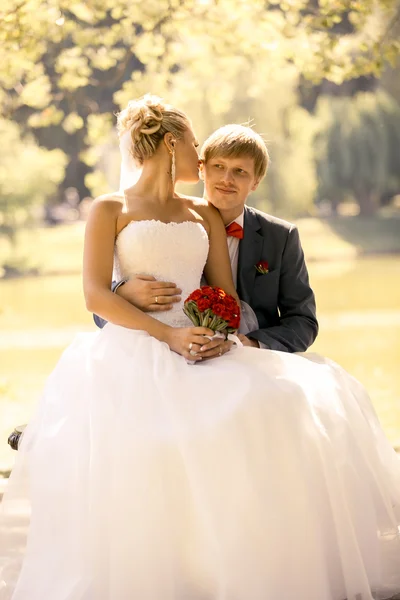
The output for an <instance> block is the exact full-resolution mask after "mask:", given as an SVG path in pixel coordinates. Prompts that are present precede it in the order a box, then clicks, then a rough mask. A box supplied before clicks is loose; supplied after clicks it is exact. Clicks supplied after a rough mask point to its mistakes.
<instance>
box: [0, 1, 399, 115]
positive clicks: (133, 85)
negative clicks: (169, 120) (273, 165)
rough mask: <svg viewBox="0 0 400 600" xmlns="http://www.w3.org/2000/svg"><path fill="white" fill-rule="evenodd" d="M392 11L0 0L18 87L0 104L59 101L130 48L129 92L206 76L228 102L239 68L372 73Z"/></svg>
mask: <svg viewBox="0 0 400 600" xmlns="http://www.w3.org/2000/svg"><path fill="white" fill-rule="evenodd" d="M398 11H399V8H398V3H397V0H363V2H360V1H359V0H335V2H331V1H322V0H321V1H320V2H319V8H318V10H317V9H314V8H313V3H311V2H308V1H307V0H291V1H290V2H285V1H279V0H269V2H267V3H266V2H265V0H252V2H251V3H248V2H244V1H243V0H147V1H146V2H142V0H91V2H88V3H84V2H79V1H78V0H59V1H58V2H57V3H55V2H54V0H2V6H1V8H0V19H1V21H2V29H1V32H0V65H1V67H0V83H1V84H2V86H3V87H4V88H5V89H6V90H10V91H11V90H15V89H16V90H17V94H16V95H15V94H12V98H11V99H10V98H7V97H6V96H4V95H3V96H2V98H1V100H2V104H3V109H5V110H14V109H15V108H16V107H18V106H21V105H28V106H31V107H32V108H34V109H42V108H44V107H46V106H48V105H50V104H52V103H53V104H54V103H55V104H56V105H59V104H60V103H61V101H62V100H63V99H66V98H68V93H69V92H73V91H75V90H77V89H81V88H85V87H87V86H96V85H98V84H99V83H100V82H101V79H102V78H101V73H102V72H103V73H107V72H108V73H110V74H112V75H113V77H112V78H111V81H113V80H114V77H115V76H116V75H118V70H120V71H121V70H122V71H123V70H124V67H125V66H126V65H127V62H128V61H129V59H130V58H131V57H132V56H133V55H134V56H135V57H136V58H137V64H136V68H134V69H132V78H130V77H129V80H130V83H129V85H127V86H126V87H125V92H127V93H128V94H129V95H134V96H137V95H138V93H141V92H142V91H147V90H148V89H149V84H150V83H154V81H155V80H156V81H157V89H158V90H161V89H171V85H172V84H173V85H174V87H176V86H178V89H179V92H180V93H184V92H185V91H186V92H187V91H189V92H190V91H191V92H192V93H195V86H193V83H192V82H193V81H196V80H198V79H199V78H206V79H208V80H210V81H211V82H212V86H211V88H208V92H209V93H210V94H212V95H214V93H215V92H216V97H215V96H214V103H213V104H215V105H216V106H218V103H219V102H220V103H221V104H222V106H225V108H226V103H227V102H231V100H232V96H231V93H230V90H231V86H230V85H229V81H230V80H232V77H234V76H235V75H236V74H237V73H238V71H239V70H241V69H242V68H243V66H246V67H247V68H253V67H255V68H257V70H258V73H259V75H260V76H261V77H268V78H271V77H273V75H274V73H276V72H278V71H279V70H280V69H282V68H283V67H285V66H287V65H294V66H295V67H296V69H297V70H298V71H300V72H302V73H304V74H305V75H306V76H308V77H309V78H310V79H312V80H313V81H320V80H321V78H323V77H325V78H328V79H331V80H333V81H342V80H343V79H345V78H348V77H355V76H359V75H361V74H370V73H374V74H376V73H378V72H379V71H380V70H381V68H382V65H383V64H384V63H385V62H387V61H390V62H393V61H395V60H396V57H397V55H398V53H399V50H400V46H399V42H398V41H397V40H396V38H394V37H393V36H392V26H393V22H394V21H395V19H396V17H398ZM343 32H344V33H346V35H343ZM143 67H145V68H143ZM182 75H183V76H182ZM216 76H218V77H217V79H216ZM221 81H223V82H224V85H222V86H221V85H220V83H221ZM121 83H122V82H121ZM226 84H227V88H228V89H227V90H226ZM128 90H129V92H128ZM122 97H123V96H119V97H118V98H119V99H121V98H122Z"/></svg>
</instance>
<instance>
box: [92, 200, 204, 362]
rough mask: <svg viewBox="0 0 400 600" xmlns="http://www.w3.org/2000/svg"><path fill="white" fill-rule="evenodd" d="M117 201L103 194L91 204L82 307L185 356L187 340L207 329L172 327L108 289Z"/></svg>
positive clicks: (118, 210)
mask: <svg viewBox="0 0 400 600" xmlns="http://www.w3.org/2000/svg"><path fill="white" fill-rule="evenodd" d="M121 207H122V204H121V201H120V199H119V198H116V197H112V196H103V197H100V198H98V199H97V200H95V201H94V202H93V204H92V206H91V209H90V212H89V216H88V220H87V224H86V231H85V243H84V252H83V291H84V295H85V301H86V307H87V309H88V310H89V311H90V312H92V313H96V314H97V315H100V316H101V317H103V318H104V319H106V320H107V321H110V322H111V323H114V324H115V325H121V326H122V327H127V328H128V329H139V330H142V331H147V332H148V333H149V334H150V335H151V336H153V337H155V338H157V339H158V340H160V341H163V342H166V343H167V344H168V345H169V346H170V348H171V349H172V350H174V351H175V352H178V353H179V354H182V355H183V356H185V357H186V358H188V357H189V354H188V347H189V344H190V343H193V344H194V343H197V344H200V345H201V344H202V343H203V341H204V338H203V337H202V336H203V335H209V334H210V333H212V332H210V330H208V329H206V328H204V327H203V328H200V327H195V328H194V327H192V328H184V329H176V328H173V327H170V326H168V325H165V324H164V323H162V322H160V321H158V320H157V319H154V318H153V317H151V316H150V315H148V314H146V313H144V312H142V311H141V310H139V309H138V308H136V307H135V306H133V305H132V304H130V303H129V302H127V301H126V300H124V299H123V298H121V297H120V296H118V295H117V294H113V293H112V291H111V279H112V271H113V262H114V244H115V237H116V227H117V219H118V216H119V215H120V214H121Z"/></svg>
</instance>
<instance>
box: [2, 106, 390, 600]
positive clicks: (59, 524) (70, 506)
mask: <svg viewBox="0 0 400 600" xmlns="http://www.w3.org/2000/svg"><path fill="white" fill-rule="evenodd" d="M119 130H120V134H121V136H123V134H124V133H126V132H129V135H128V136H125V137H124V139H125V140H127V139H128V143H129V149H130V152H131V155H132V158H133V159H134V160H135V161H136V162H137V163H139V164H140V165H141V166H142V172H141V176H140V179H139V180H138V181H137V182H136V184H135V185H134V186H133V187H130V188H128V189H127V190H126V192H125V194H123V195H119V194H113V195H106V196H103V197H100V198H98V199H97V200H96V201H95V202H94V203H93V206H92V208H91V211H90V215H89V217H88V222H87V227H86V235H85V249H84V293H85V298H86V304H87V308H88V310H90V311H91V312H96V313H97V314H99V315H101V316H102V317H103V318H105V319H107V321H109V323H108V324H107V325H106V326H105V327H104V329H103V330H101V331H98V332H96V333H85V334H80V335H78V336H77V337H76V339H75V340H74V341H73V343H72V344H71V345H70V346H69V347H68V348H67V349H66V350H65V352H64V353H63V355H62V357H61V359H60V361H59V363H58V364H57V366H56V368H55V369H54V371H53V373H52V374H51V375H50V377H49V379H48V381H47V384H46V386H45V389H44V393H43V396H42V398H41V400H40V401H39V404H38V407H37V410H36V413H35V415H34V418H33V419H32V420H31V422H30V424H29V426H28V427H27V430H26V433H25V436H24V439H23V442H22V444H21V447H20V452H19V453H18V458H17V462H16V465H15V468H14V470H13V473H12V475H11V478H10V482H9V486H8V487H9V489H8V491H7V493H6V495H5V498H4V500H3V503H2V505H1V506H2V512H1V535H2V537H1V540H2V541H1V542H0V568H1V571H0V572H1V576H0V582H1V584H0V598H1V600H5V599H7V600H9V599H10V598H12V600H133V599H137V600H139V599H140V600H161V599H162V600H297V599H299V600H369V599H372V598H375V599H379V600H381V599H387V598H391V597H392V596H394V595H395V594H397V593H399V592H400V530H399V525H400V462H399V460H398V458H397V457H396V455H395V453H394V451H393V450H392V448H391V447H390V444H389V443H388V441H387V440H386V438H385V436H384V434H383V432H382V430H381V428H380V425H379V423H378V420H377V418H376V416H375V413H374V410H373V408H372V405H371V402H370V400H369V398H368V396H367V394H366V392H365V391H364V389H363V388H362V386H361V385H360V384H359V383H358V382H357V381H356V380H355V379H354V378H352V377H351V376H350V375H348V374H347V373H346V372H344V371H343V370H342V369H341V368H340V367H339V366H338V365H336V364H335V363H333V362H331V361H329V360H327V359H324V358H322V357H319V356H317V355H314V354H310V355H308V354H302V355H301V354H300V355H296V354H289V353H283V352H277V351H270V350H264V351H262V352H260V351H257V350H255V349H254V348H250V347H236V348H235V349H233V350H231V351H230V352H227V353H226V354H224V355H223V356H222V357H221V358H218V359H215V360H211V361H205V360H204V361H202V360H201V357H200V356H199V355H198V356H193V354H194V353H195V352H198V351H199V350H200V348H201V347H202V345H203V344H204V342H205V340H206V338H205V336H206V335H212V333H213V332H211V331H210V330H208V329H206V328H202V327H193V326H191V324H190V322H189V321H188V319H187V317H186V316H185V315H184V313H183V311H182V303H179V304H176V305H175V307H174V309H173V310H170V311H168V312H165V313H160V312H157V313H154V314H153V315H152V314H151V313H150V314H149V313H142V312H141V311H140V310H138V309H136V308H135V307H134V306H133V305H131V304H129V303H128V302H127V301H125V300H124V299H123V298H121V297H119V296H118V295H116V294H113V293H112V292H111V291H110V283H111V279H112V274H113V268H114V269H115V270H116V271H117V277H120V278H123V277H127V276H132V275H133V274H135V273H143V272H146V273H148V274H150V275H153V276H154V277H156V278H157V279H159V280H167V281H168V280H169V281H174V282H176V283H177V285H178V286H179V287H180V288H181V289H182V298H185V297H186V296H187V295H189V294H190V292H192V291H193V290H194V289H196V288H197V287H198V286H199V283H200V278H201V275H202V272H203V270H204V272H205V275H206V278H207V281H208V283H209V284H210V285H217V286H219V287H222V288H223V289H224V290H225V291H226V292H228V293H230V294H232V295H235V296H236V292H235V288H234V285H233V282H232V276H231V270H230V263H229V257H228V251H227V245H226V234H225V230H224V226H223V224H222V222H221V219H220V217H219V215H218V213H217V212H216V211H215V209H213V208H212V207H210V206H208V205H207V204H206V203H205V202H203V201H200V200H196V199H190V198H182V197H180V196H178V195H177V194H175V192H174V183H175V180H180V181H196V180H197V178H198V155H197V151H196V147H197V145H198V144H197V141H196V138H195V135H194V133H193V130H192V126H191V124H190V121H189V120H188V118H187V116H186V115H185V114H184V113H182V112H181V111H179V110H177V109H176V108H174V107H172V106H169V105H166V104H164V103H163V102H162V101H161V100H160V99H158V98H155V97H151V96H150V97H145V98H144V99H142V100H139V101H137V102H131V103H129V105H128V107H127V108H126V109H125V110H124V111H123V112H122V113H121V114H120V115H119ZM190 361H192V362H193V361H196V364H190ZM26 509H29V514H30V523H29V528H28V529H27V535H26V540H25V541H24V543H23V544H22V546H21V548H20V555H19V556H15V555H14V554H13V553H12V549H11V547H10V546H9V545H8V543H7V541H6V540H7V537H8V535H9V534H10V531H12V528H13V527H15V522H16V521H15V519H16V518H17V516H18V515H19V514H21V513H23V512H24V511H25V510H26Z"/></svg>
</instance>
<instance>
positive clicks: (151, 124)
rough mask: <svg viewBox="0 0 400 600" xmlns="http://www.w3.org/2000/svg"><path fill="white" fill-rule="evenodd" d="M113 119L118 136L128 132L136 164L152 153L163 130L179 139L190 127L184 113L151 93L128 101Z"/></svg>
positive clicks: (163, 134) (164, 132) (161, 137)
mask: <svg viewBox="0 0 400 600" xmlns="http://www.w3.org/2000/svg"><path fill="white" fill-rule="evenodd" d="M117 118H118V120H117V128H118V133H119V136H120V137H121V136H122V135H124V133H126V132H127V131H129V132H130V136H131V140H132V147H131V149H130V151H131V154H132V156H133V158H134V159H135V160H136V161H137V162H138V163H139V164H143V161H144V160H145V159H147V158H151V157H152V156H153V154H154V153H155V151H156V150H157V148H158V146H159V144H160V142H161V140H162V139H163V138H164V136H165V134H166V133H172V134H173V136H174V137H175V138H176V139H177V140H179V139H180V138H182V137H183V135H184V133H185V131H186V130H187V129H188V128H190V121H189V119H188V117H187V116H186V115H185V113H184V112H182V111H181V110H178V109H177V108H175V107H173V106H171V105H170V104H166V103H165V102H164V101H163V99H162V98H159V97H158V96H153V95H152V94H146V95H145V96H143V98H139V99H138V100H131V101H130V102H129V103H128V106H127V107H126V108H124V110H122V111H121V112H120V113H119V114H118V115H117Z"/></svg>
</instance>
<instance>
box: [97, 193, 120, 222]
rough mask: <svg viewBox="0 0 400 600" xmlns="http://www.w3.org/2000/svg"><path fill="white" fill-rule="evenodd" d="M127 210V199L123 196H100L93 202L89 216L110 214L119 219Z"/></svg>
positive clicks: (117, 194)
mask: <svg viewBox="0 0 400 600" xmlns="http://www.w3.org/2000/svg"><path fill="white" fill-rule="evenodd" d="M124 210H125V199H124V196H123V194H119V193H118V192H115V193H110V194H103V195H102V196H98V197H97V198H95V199H94V200H93V202H92V205H91V207H90V213H89V214H96V215H99V214H108V215H110V216H116V217H118V216H119V215H120V214H122V213H123V212H124Z"/></svg>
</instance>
